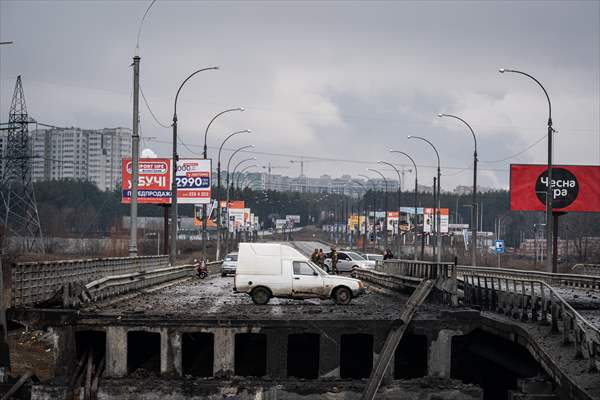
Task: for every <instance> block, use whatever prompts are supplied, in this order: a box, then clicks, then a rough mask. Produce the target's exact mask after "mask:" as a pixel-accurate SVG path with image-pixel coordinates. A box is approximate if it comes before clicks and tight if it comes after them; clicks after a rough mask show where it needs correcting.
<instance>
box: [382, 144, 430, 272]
mask: <svg viewBox="0 0 600 400" xmlns="http://www.w3.org/2000/svg"><path fill="white" fill-rule="evenodd" d="M390 153H398V154H404V155H405V156H406V157H408V158H409V159H410V161H411V162H412V163H413V166H414V167H415V210H414V211H415V231H414V240H413V242H414V243H413V244H414V246H415V249H414V252H415V254H414V258H415V260H417V259H418V257H417V247H418V245H417V227H418V226H419V223H418V221H419V218H418V215H417V201H418V194H417V193H418V190H419V178H418V174H417V164H416V163H415V160H413V158H412V157H411V156H409V155H408V154H406V153H405V152H403V151H399V150H390ZM421 233H422V234H423V232H421ZM422 238H423V240H425V235H424V234H423V235H422ZM421 258H423V256H421Z"/></svg>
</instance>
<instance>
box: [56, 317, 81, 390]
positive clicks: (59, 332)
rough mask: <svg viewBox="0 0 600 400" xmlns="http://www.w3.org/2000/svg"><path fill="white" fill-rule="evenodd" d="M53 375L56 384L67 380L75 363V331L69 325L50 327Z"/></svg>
mask: <svg viewBox="0 0 600 400" xmlns="http://www.w3.org/2000/svg"><path fill="white" fill-rule="evenodd" d="M52 339H53V343H54V377H55V381H56V382H57V383H58V384H64V383H67V382H69V380H70V378H71V375H72V374H73V372H74V371H73V368H74V366H75V364H76V361H75V359H76V357H77V355H76V353H75V352H76V347H75V333H74V331H73V328H71V327H63V328H52Z"/></svg>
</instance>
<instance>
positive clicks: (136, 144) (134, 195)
mask: <svg viewBox="0 0 600 400" xmlns="http://www.w3.org/2000/svg"><path fill="white" fill-rule="evenodd" d="M139 91H140V57H139V55H138V49H137V48H136V49H135V56H134V57H133V132H132V135H131V204H130V218H129V256H130V257H136V256H137V255H138V252H137V216H138V181H139V172H140V169H139V158H140V135H139V123H140V114H139V100H140V99H139Z"/></svg>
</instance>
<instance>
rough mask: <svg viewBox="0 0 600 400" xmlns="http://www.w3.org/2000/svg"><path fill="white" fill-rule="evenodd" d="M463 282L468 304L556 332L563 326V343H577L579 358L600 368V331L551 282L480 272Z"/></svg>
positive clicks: (464, 279)
mask: <svg viewBox="0 0 600 400" xmlns="http://www.w3.org/2000/svg"><path fill="white" fill-rule="evenodd" d="M463 282H464V302H465V303H466V304H469V305H477V306H479V307H481V308H482V309H484V310H490V311H494V312H498V313H502V314H505V315H507V316H509V317H510V318H518V319H520V320H521V321H538V322H540V323H550V324H551V331H552V332H560V331H561V329H560V328H559V327H561V325H562V336H563V343H564V344H570V343H573V342H574V343H575V357H576V358H581V357H584V358H587V359H588V360H589V363H588V368H589V370H590V371H597V370H598V369H600V330H599V329H598V328H596V327H595V326H593V325H592V324H591V323H590V322H589V321H587V320H586V319H585V318H583V317H582V316H581V314H579V313H578V312H577V311H576V310H575V309H574V308H573V307H572V306H571V305H570V304H569V303H568V302H567V301H565V300H564V299H563V298H562V297H561V296H560V294H559V293H558V292H557V291H556V290H555V289H554V288H553V287H552V286H550V285H549V284H548V283H546V282H544V281H541V280H535V279H519V278H514V277H496V276H489V275H479V274H476V273H465V274H464V275H463ZM559 322H561V323H560V324H559Z"/></svg>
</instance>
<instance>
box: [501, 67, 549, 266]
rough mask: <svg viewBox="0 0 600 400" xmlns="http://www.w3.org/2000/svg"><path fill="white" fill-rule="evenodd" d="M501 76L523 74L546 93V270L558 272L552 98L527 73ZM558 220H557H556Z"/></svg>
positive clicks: (508, 70) (519, 72)
mask: <svg viewBox="0 0 600 400" xmlns="http://www.w3.org/2000/svg"><path fill="white" fill-rule="evenodd" d="M498 71H499V72H500V73H501V74H503V73H505V72H513V73H515V74H521V75H525V76H526V77H528V78H530V79H532V80H533V81H534V82H535V83H537V84H538V85H539V87H541V88H542V90H543V91H544V94H545V95H546V100H548V181H547V183H546V268H547V269H548V271H552V272H558V267H557V254H558V252H557V249H556V247H557V246H556V244H557V243H556V240H557V238H556V237H554V236H557V235H555V233H557V232H556V231H555V230H554V225H558V215H559V214H558V213H555V214H554V215H553V213H552V211H553V210H552V200H553V194H552V133H554V132H555V130H554V129H553V128H552V103H550V96H549V95H548V92H547V91H546V89H545V88H544V86H543V85H542V84H541V83H540V81H538V80H537V79H535V78H534V77H533V76H531V75H529V74H528V73H526V72H522V71H517V70H514V69H505V68H500V69H499V70H498ZM554 218H556V219H554Z"/></svg>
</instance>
